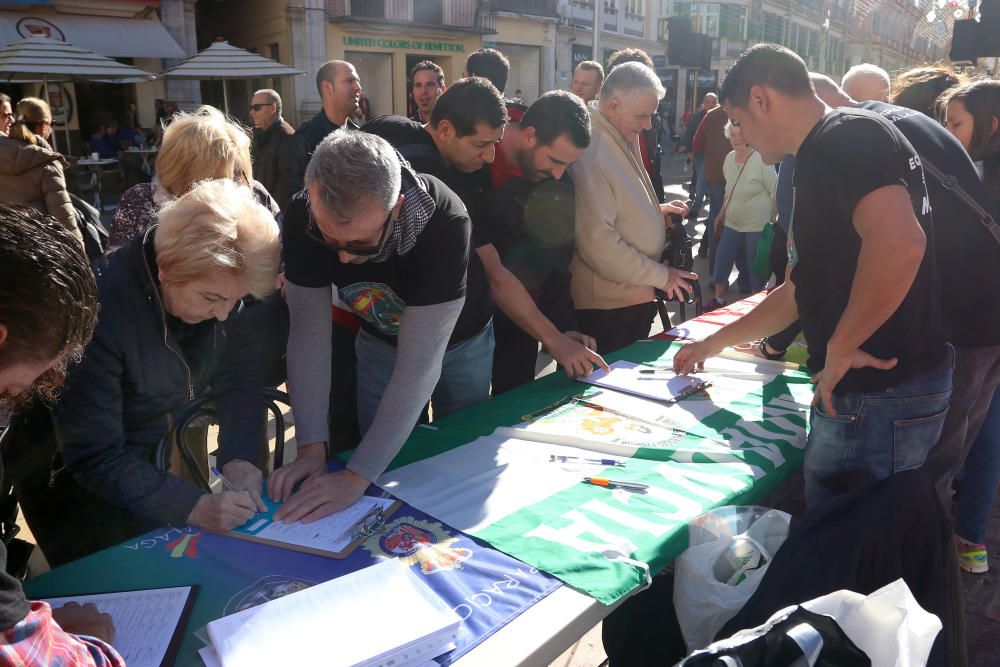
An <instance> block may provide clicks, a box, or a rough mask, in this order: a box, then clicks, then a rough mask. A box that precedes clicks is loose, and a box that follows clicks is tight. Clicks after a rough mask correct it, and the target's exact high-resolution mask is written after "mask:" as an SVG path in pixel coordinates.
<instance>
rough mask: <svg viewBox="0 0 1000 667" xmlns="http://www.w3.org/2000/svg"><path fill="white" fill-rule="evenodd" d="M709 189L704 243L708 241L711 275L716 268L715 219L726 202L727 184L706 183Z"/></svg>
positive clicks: (709, 270) (709, 271)
mask: <svg viewBox="0 0 1000 667" xmlns="http://www.w3.org/2000/svg"><path fill="white" fill-rule="evenodd" d="M705 187H706V188H708V220H706V221H705V235H704V237H702V243H704V242H705V241H708V273H709V275H711V273H712V271H713V269H714V268H715V245H716V244H715V240H714V234H715V217H716V216H717V215H719V211H721V210H722V205H723V204H724V203H725V201H726V184H725V183H706V184H705Z"/></svg>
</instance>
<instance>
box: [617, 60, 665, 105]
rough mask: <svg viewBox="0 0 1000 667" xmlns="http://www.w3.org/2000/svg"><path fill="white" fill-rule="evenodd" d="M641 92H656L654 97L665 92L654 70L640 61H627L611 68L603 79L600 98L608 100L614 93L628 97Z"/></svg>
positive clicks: (660, 95) (658, 97) (657, 97)
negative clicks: (609, 72)
mask: <svg viewBox="0 0 1000 667" xmlns="http://www.w3.org/2000/svg"><path fill="white" fill-rule="evenodd" d="M642 92H650V93H656V99H661V98H662V97H663V96H664V95H666V93H667V91H666V90H665V89H664V88H663V84H662V83H660V78H659V77H658V76H656V72H654V71H653V70H651V69H649V68H648V67H646V66H645V65H643V64H642V63H637V62H628V63H622V64H621V65H618V66H617V67H615V68H614V69H613V70H611V74H609V75H608V78H607V79H605V80H604V88H603V89H602V90H601V98H602V99H606V100H610V99H611V98H612V97H614V96H615V95H618V97H619V98H628V97H631V96H632V95H634V94H636V93H642Z"/></svg>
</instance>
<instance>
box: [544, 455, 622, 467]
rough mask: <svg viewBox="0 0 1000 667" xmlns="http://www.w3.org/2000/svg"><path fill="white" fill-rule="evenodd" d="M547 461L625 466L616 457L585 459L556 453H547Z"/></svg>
mask: <svg viewBox="0 0 1000 667" xmlns="http://www.w3.org/2000/svg"><path fill="white" fill-rule="evenodd" d="M549 463H594V464H598V465H604V466H619V467H624V466H625V462H624V461H619V460H618V459H586V458H583V457H582V456H557V455H556V454H549Z"/></svg>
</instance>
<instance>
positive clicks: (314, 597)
mask: <svg viewBox="0 0 1000 667" xmlns="http://www.w3.org/2000/svg"><path fill="white" fill-rule="evenodd" d="M460 623H461V620H460V619H459V617H458V615H457V614H456V613H455V612H454V611H453V610H452V609H451V607H449V606H448V604H446V603H445V602H444V600H442V599H441V598H440V597H438V596H437V595H436V594H435V593H434V592H433V591H431V590H430V588H428V587H427V585H426V584H424V583H423V582H422V581H420V580H419V578H418V577H417V575H416V574H414V573H413V571H412V570H411V569H410V567H409V566H407V565H406V564H405V563H402V562H400V561H398V560H396V559H392V560H387V561H383V562H381V563H378V564H376V565H372V566H370V567H366V568H364V569H362V570H358V571H356V572H352V573H350V574H347V575H344V576H342V577H338V578H337V579H333V580H331V581H327V582H325V583H322V584H317V585H316V586H312V587H310V588H307V589H305V590H302V591H299V592H297V593H292V594H291V595H286V596H285V597H282V598H278V599H276V600H271V601H270V602H267V603H265V604H262V605H260V606H257V607H252V608H250V609H247V610H245V611H241V612H238V613H236V614H232V615H230V616H225V617H223V618H220V619H218V620H216V621H212V622H211V623H209V624H208V634H209V637H210V638H211V640H212V647H213V648H214V649H215V652H216V654H217V655H218V657H219V660H220V662H221V663H222V665H223V667H256V666H258V665H259V666H261V667H265V666H267V667H271V666H272V665H308V664H314V663H315V662H316V660H317V656H321V657H322V663H323V664H324V665H328V666H330V667H341V666H342V667H347V666H354V665H365V666H366V667H368V666H371V667H381V666H386V667H388V666H389V665H393V666H400V667H401V666H404V665H406V666H409V665H421V664H424V663H426V662H427V661H428V660H431V659H433V658H435V657H437V656H439V655H441V654H443V653H446V652H447V651H449V650H451V649H452V648H454V645H455V641H456V640H457V635H458V627H459V625H460Z"/></svg>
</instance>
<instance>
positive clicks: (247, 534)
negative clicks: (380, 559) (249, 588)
mask: <svg viewBox="0 0 1000 667" xmlns="http://www.w3.org/2000/svg"><path fill="white" fill-rule="evenodd" d="M366 498H368V499H371V500H375V501H381V504H380V505H379V506H378V507H377V508H366V509H364V510H363V512H364V513H363V514H361V515H358V516H357V517H356V520H350V521H349V527H348V528H347V529H346V531H342V532H340V529H341V528H342V527H343V525H344V524H343V521H342V518H340V519H339V520H338V517H339V515H342V514H343V513H344V512H350V511H351V510H352V508H354V507H355V506H356V505H352V506H351V507H349V508H347V509H345V510H342V511H341V512H336V513H334V514H332V515H330V516H329V517H325V518H323V519H319V520H318V521H314V522H313V523H310V524H302V523H300V522H296V523H294V524H288V529H287V531H288V532H289V533H292V535H291V536H293V537H294V539H288V538H289V537H290V535H282V534H281V533H282V532H283V531H282V529H280V528H279V529H274V530H271V526H272V525H277V524H275V522H273V521H271V518H270V517H271V514H273V512H274V511H275V510H277V509H278V507H280V504H279V503H275V502H273V501H272V500H271V499H270V498H268V497H267V496H266V494H265V496H264V502H265V504H267V506H268V511H267V512H264V513H260V514H257V515H256V516H254V517H253V518H251V519H250V521H248V522H247V523H246V524H244V525H243V526H240V527H238V528H235V529H233V530H230V531H228V532H226V533H223V534H224V535H226V536H227V537H235V538H236V539H240V540H247V541H248V542H256V543H257V544H266V545H268V546H271V547H277V548H279V549H288V550H290V551H298V552H300V553H306V554H312V555H313V556H322V557H323V558H333V559H337V560H340V559H344V558H347V557H348V556H350V555H351V554H352V553H353V552H354V550H355V549H357V548H358V546H360V545H361V543H362V542H364V541H365V540H367V539H368V538H369V537H371V536H372V535H377V534H378V533H380V532H382V530H383V529H384V527H385V523H386V521H387V520H388V518H389V517H390V516H392V515H393V514H394V513H395V512H396V510H398V509H399V508H400V507H402V506H403V501H401V500H396V499H389V498H376V497H374V496H362V497H361V500H359V502H362V501H363V500H364V499H366ZM261 522H264V524H263V525H258V524H261ZM337 524H339V525H337ZM281 526H282V527H283V526H284V524H281ZM306 526H308V527H309V528H308V529H306V528H304V527H306ZM335 526H336V527H335ZM313 531H315V532H314V533H313ZM331 531H333V532H331ZM305 532H309V533H312V534H313V535H314V536H315V541H316V542H322V541H324V540H327V539H328V540H330V541H331V542H333V543H337V545H338V547H339V548H336V549H334V548H323V547H320V546H314V545H312V544H311V542H312V541H313V540H309V539H297V538H299V537H308V536H304V535H303V533H305ZM337 532H339V534H336V536H333V535H334V534H335V533H337ZM261 533H264V534H261ZM348 536H349V537H350V539H349V540H347V541H346V542H345V539H346V538H347V537H348Z"/></svg>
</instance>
